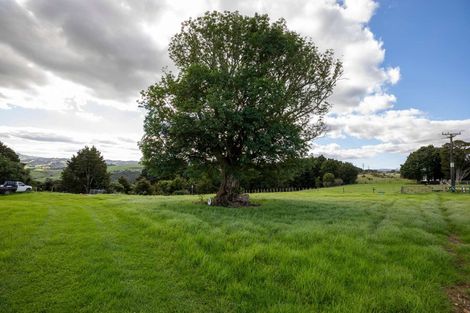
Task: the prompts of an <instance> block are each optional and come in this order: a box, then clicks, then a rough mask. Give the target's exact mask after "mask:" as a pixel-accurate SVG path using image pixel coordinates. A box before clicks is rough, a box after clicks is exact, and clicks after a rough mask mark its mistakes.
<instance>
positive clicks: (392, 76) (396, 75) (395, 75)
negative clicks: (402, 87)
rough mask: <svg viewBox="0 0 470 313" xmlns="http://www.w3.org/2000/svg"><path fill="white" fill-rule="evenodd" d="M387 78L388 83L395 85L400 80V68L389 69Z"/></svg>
mask: <svg viewBox="0 0 470 313" xmlns="http://www.w3.org/2000/svg"><path fill="white" fill-rule="evenodd" d="M387 76H388V81H389V82H390V83H391V84H392V85H395V84H396V83H398V81H399V80H400V68H399V67H391V68H388V69H387Z"/></svg>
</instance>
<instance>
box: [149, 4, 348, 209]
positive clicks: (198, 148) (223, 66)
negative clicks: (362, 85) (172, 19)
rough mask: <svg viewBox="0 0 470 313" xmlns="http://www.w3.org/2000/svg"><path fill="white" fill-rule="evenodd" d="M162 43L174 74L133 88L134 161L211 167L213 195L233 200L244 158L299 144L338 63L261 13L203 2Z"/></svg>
mask: <svg viewBox="0 0 470 313" xmlns="http://www.w3.org/2000/svg"><path fill="white" fill-rule="evenodd" d="M169 52H170V58H171V59H172V60H173V62H174V63H175V65H176V68H177V70H178V71H177V74H173V73H169V72H167V73H165V74H164V75H163V77H162V79H161V81H160V82H158V83H156V84H155V85H152V86H150V87H149V88H148V89H147V90H145V91H143V92H142V99H141V105H142V107H144V108H145V109H146V110H147V115H146V118H145V122H144V130H145V135H144V137H143V138H142V140H141V142H140V147H141V149H142V152H143V162H144V165H145V166H147V167H148V168H149V169H151V170H152V172H153V174H155V175H156V176H157V177H164V176H165V175H168V173H171V172H174V171H177V170H178V169H181V168H184V167H185V166H187V165H188V164H190V165H191V166H200V167H205V168H207V167H217V168H218V169H219V171H220V177H221V184H220V187H219V190H218V192H217V196H216V199H215V203H216V204H219V205H228V204H229V203H231V202H232V201H235V200H236V198H237V197H238V190H239V182H240V179H241V176H242V175H243V173H245V172H246V171H247V170H249V169H250V168H252V167H253V166H263V165H267V164H274V163H279V162H283V161H285V160H288V159H291V158H296V157H299V156H302V155H304V154H305V153H306V151H307V150H308V146H309V142H310V140H312V139H313V138H315V137H316V136H317V135H318V134H319V133H320V132H321V131H322V130H323V128H324V123H323V116H324V114H326V113H327V111H328V109H329V106H330V105H329V103H328V102H327V99H328V97H329V96H330V95H331V94H332V91H333V88H334V86H335V84H336V82H337V80H338V79H339V77H340V76H341V73H342V65H341V63H340V62H339V61H338V60H335V59H334V56H333V51H331V50H327V51H325V52H320V51H319V50H318V48H317V47H316V46H315V45H314V44H313V43H312V42H311V41H309V40H308V39H305V38H303V37H301V36H300V35H299V34H297V33H295V32H292V31H289V30H288V29H287V27H286V23H285V21H284V20H282V19H281V20H278V21H276V22H274V23H272V22H271V21H270V19H269V17H268V16H267V15H255V16H253V17H248V16H243V15H240V14H239V13H238V12H223V13H220V12H211V13H209V12H208V13H206V14H205V15H204V16H202V17H199V18H196V19H190V20H188V21H186V22H184V23H183V24H182V28H181V31H180V32H179V33H178V34H177V35H175V36H174V37H173V38H172V40H171V43H170V48H169Z"/></svg>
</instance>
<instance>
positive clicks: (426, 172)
mask: <svg viewBox="0 0 470 313" xmlns="http://www.w3.org/2000/svg"><path fill="white" fill-rule="evenodd" d="M400 174H401V176H402V177H404V178H409V179H415V180H417V181H420V180H422V179H424V178H427V179H428V180H438V179H441V178H442V176H443V175H442V171H441V156H440V148H436V147H434V146H432V145H429V146H425V147H421V148H419V149H418V150H416V151H414V152H412V153H411V154H410V155H409V156H408V158H407V159H406V161H405V163H404V164H403V165H402V166H401V167H400Z"/></svg>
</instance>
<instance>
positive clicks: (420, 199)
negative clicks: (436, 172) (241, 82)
mask: <svg viewBox="0 0 470 313" xmlns="http://www.w3.org/2000/svg"><path fill="white" fill-rule="evenodd" d="M372 188H375V193H373V192H372ZM399 190H400V185H399V184H382V185H374V186H372V185H353V186H347V187H344V188H343V187H338V188H328V189H321V190H309V191H302V192H291V193H271V194H256V195H253V198H254V201H255V202H257V203H258V204H260V205H259V206H256V207H249V208H220V207H207V206H205V205H202V204H197V203H196V202H198V200H199V198H198V197H197V196H171V197H163V196H148V197H143V196H124V195H94V196H86V195H69V194H53V193H32V194H22V195H12V196H5V197H0V312H423V313H430V312H452V310H453V304H452V301H451V300H450V299H449V296H448V294H449V293H450V294H452V293H455V292H456V290H457V291H458V292H460V293H461V294H460V296H462V295H464V293H465V292H468V288H467V289H466V286H468V285H466V283H469V282H470V266H469V265H470V245H469V244H470V195H467V194H453V195H452V194H444V193H435V194H424V195H401V194H399V193H398V191H399ZM467 295H468V294H467Z"/></svg>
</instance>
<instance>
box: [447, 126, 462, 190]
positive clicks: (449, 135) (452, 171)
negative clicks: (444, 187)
mask: <svg viewBox="0 0 470 313" xmlns="http://www.w3.org/2000/svg"><path fill="white" fill-rule="evenodd" d="M460 134H461V133H460V132H458V133H450V132H447V133H442V136H446V137H447V138H449V139H450V191H452V192H455V164H454V137H455V136H458V135H460Z"/></svg>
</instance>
